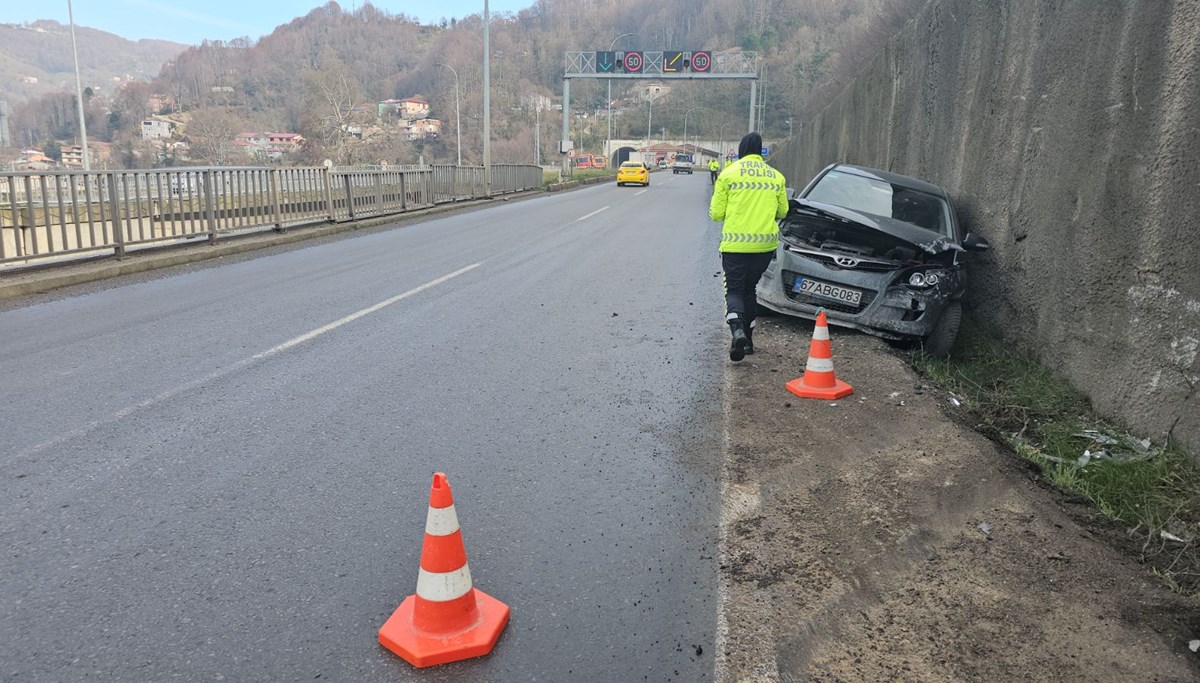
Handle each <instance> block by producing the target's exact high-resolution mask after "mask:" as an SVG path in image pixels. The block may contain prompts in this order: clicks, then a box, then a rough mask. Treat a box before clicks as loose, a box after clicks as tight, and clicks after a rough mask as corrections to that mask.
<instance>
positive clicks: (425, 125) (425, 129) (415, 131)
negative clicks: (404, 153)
mask: <svg viewBox="0 0 1200 683" xmlns="http://www.w3.org/2000/svg"><path fill="white" fill-rule="evenodd" d="M441 134H442V122H441V121H439V120H438V119H417V120H416V121H413V122H412V123H410V124H409V125H408V127H407V130H406V135H405V137H407V138H408V139H409V140H426V139H432V138H436V137H438V136H440V135H441Z"/></svg>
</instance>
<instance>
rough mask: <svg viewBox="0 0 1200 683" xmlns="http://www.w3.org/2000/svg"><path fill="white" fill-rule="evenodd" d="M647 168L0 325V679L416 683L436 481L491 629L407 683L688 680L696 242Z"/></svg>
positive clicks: (704, 669)
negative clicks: (413, 636)
mask: <svg viewBox="0 0 1200 683" xmlns="http://www.w3.org/2000/svg"><path fill="white" fill-rule="evenodd" d="M652 183H653V184H652V186H651V187H649V188H647V189H646V190H645V191H643V190H642V188H633V187H628V188H617V187H615V186H614V185H612V184H606V185H602V186H596V187H590V188H586V189H583V190H579V191H576V192H570V193H565V194H558V195H550V196H543V197H537V198H533V199H530V200H525V201H511V202H505V203H500V204H498V205H495V206H492V207H489V208H486V209H483V210H478V211H473V212H464V213H459V214H452V215H447V216H444V217H440V218H437V219H435V220H430V221H427V222H424V223H419V224H414V225H409V226H406V227H403V228H399V229H393V230H385V231H376V232H373V233H369V234H365V235H360V236H357V237H353V238H347V239H341V240H337V241H332V242H328V243H324V244H320V245H315V246H309V247H303V248H297V249H292V250H288V251H282V252H280V253H274V254H270V255H260V256H258V257H254V258H248V259H240V260H235V261H233V262H228V263H221V264H215V265H210V266H205V267H195V268H190V269H183V270H180V271H177V272H174V273H170V274H167V275H165V276H162V277H156V278H153V279H148V280H145V281H133V280H131V281H129V282H128V283H124V284H121V285H120V286H117V287H115V288H108V289H98V288H97V289H96V290H93V291H88V292H84V293H78V294H72V295H71V296H68V297H64V298H59V299H56V300H51V301H43V302H40V303H33V304H31V305H29V306H26V307H19V308H14V309H10V310H7V311H5V312H0V368H2V370H0V372H2V376H3V379H4V381H3V383H2V384H0V405H3V408H0V415H2V416H3V419H2V422H0V430H2V432H0V433H3V435H4V438H3V439H2V440H0V512H2V514H0V542H2V544H3V548H4V550H5V553H4V556H3V559H2V560H0V595H2V596H3V598H2V599H3V601H4V607H3V610H0V662H3V664H2V665H0V666H2V667H3V668H2V669H0V674H2V675H3V677H4V679H6V680H20V681H37V680H54V681H61V680H79V679H85V678H105V679H111V680H166V679H168V678H172V677H179V678H184V679H198V680H221V679H226V680H294V679H306V680H313V679H317V678H320V679H334V680H345V679H351V680H416V679H417V673H416V671H415V670H414V669H412V668H411V667H409V665H408V664H406V663H404V662H403V661H402V660H400V659H398V658H397V657H395V656H393V655H392V654H390V653H388V652H387V651H385V650H384V649H383V648H381V647H380V646H379V645H378V643H377V642H376V632H377V630H378V628H379V626H380V625H381V624H382V623H383V621H384V620H385V619H386V618H387V616H388V615H389V614H390V613H391V611H392V610H393V609H395V607H396V605H397V604H398V603H399V602H400V600H401V599H403V598H404V596H405V595H407V594H409V593H411V592H412V591H413V590H414V588H415V584H416V575H417V567H418V560H419V554H420V543H421V537H422V531H423V528H424V517H425V510H426V505H427V502H428V490H429V482H430V478H431V475H432V473H433V472H434V471H437V470H442V471H445V472H446V473H447V474H448V475H449V478H450V483H451V485H452V487H453V490H454V493H455V497H456V503H457V508H458V511H459V518H460V521H461V523H462V525H463V533H464V538H465V540H466V546H467V554H468V558H469V560H470V566H471V571H472V575H473V577H474V580H475V585H476V586H477V587H479V588H481V589H483V590H485V591H487V592H489V593H490V594H492V595H494V596H496V597H498V598H500V599H502V600H504V601H506V602H508V603H509V604H510V605H511V607H512V621H511V623H510V625H509V627H508V628H507V630H506V631H505V633H504V635H503V636H502V638H501V640H500V643H499V645H498V646H497V648H496V650H495V652H493V654H492V655H490V656H488V657H486V658H483V659H478V660H474V661H471V662H464V663H458V664H452V665H447V666H445V667H441V668H439V669H437V670H433V671H430V672H422V674H421V676H420V678H421V680H480V681H483V680H525V681H534V680H542V681H550V680H564V679H568V678H575V679H580V680H583V679H587V678H602V679H605V680H625V681H632V680H643V679H647V680H654V681H661V680H671V679H673V680H680V681H696V680H707V679H709V678H710V677H711V675H712V667H713V664H712V653H713V647H712V644H713V641H714V631H715V628H716V602H717V596H716V590H717V589H716V585H717V581H716V575H717V568H716V559H715V555H716V554H717V547H716V544H717V536H718V530H717V525H718V512H719V508H720V502H719V495H720V494H719V491H720V484H719V479H720V472H721V436H722V435H721V417H720V416H721V401H722V396H721V386H722V372H723V367H724V362H722V360H721V358H722V353H723V351H722V350H723V346H724V337H723V335H722V329H721V325H720V324H719V321H720V319H721V312H722V311H721V302H720V280H719V279H718V278H715V277H714V275H715V274H716V273H717V272H718V270H719V261H718V259H717V255H716V242H717V239H718V234H717V232H718V228H717V227H716V226H715V225H713V224H710V223H708V222H707V219H706V211H707V201H708V189H709V185H708V183H707V179H706V178H704V177H703V176H700V175H694V176H670V175H664V174H661V173H659V174H654V175H653V176H652Z"/></svg>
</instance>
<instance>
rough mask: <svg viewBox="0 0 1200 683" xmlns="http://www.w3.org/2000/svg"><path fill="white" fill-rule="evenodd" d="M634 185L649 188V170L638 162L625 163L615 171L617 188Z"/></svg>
mask: <svg viewBox="0 0 1200 683" xmlns="http://www.w3.org/2000/svg"><path fill="white" fill-rule="evenodd" d="M626 183H636V184H638V185H644V186H646V187H650V169H649V168H648V167H647V166H646V164H643V163H642V162H640V161H626V162H623V163H622V164H621V167H620V168H618V169H617V186H618V187H619V186H621V185H625V184H626Z"/></svg>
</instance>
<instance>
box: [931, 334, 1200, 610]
mask: <svg viewBox="0 0 1200 683" xmlns="http://www.w3.org/2000/svg"><path fill="white" fill-rule="evenodd" d="M913 365H914V366H915V368H916V369H917V371H918V372H920V373H921V374H922V375H923V376H925V377H926V378H928V379H929V380H931V381H933V382H935V383H937V384H939V385H941V386H942V387H945V388H946V389H948V390H949V391H950V392H951V393H952V394H953V395H954V396H955V397H956V398H957V399H958V400H959V401H961V402H962V404H963V406H964V407H966V408H967V409H968V410H970V411H971V412H972V414H973V415H974V416H975V418H976V419H977V420H979V421H980V422H982V423H983V424H984V425H987V426H988V427H990V429H988V431H991V432H993V433H994V434H996V435H997V436H998V437H999V438H1001V439H1002V440H1003V441H1005V442H1006V443H1008V445H1009V446H1011V447H1012V448H1013V449H1014V450H1015V451H1016V452H1017V453H1018V454H1020V455H1021V456H1022V457H1023V458H1026V459H1028V460H1030V461H1032V462H1034V463H1036V464H1037V465H1038V466H1039V467H1040V468H1041V470H1042V471H1043V472H1044V473H1045V474H1046V476H1047V477H1048V478H1049V479H1050V480H1051V481H1053V482H1054V483H1055V484H1056V485H1057V486H1059V487H1061V488H1063V489H1066V490H1068V491H1073V492H1076V493H1078V494H1080V495H1083V496H1085V497H1086V498H1088V499H1089V500H1091V501H1092V502H1093V503H1095V505H1096V507H1097V509H1099V511H1100V512H1101V513H1102V514H1103V515H1105V516H1106V517H1109V518H1111V519H1114V520H1117V521H1119V522H1121V523H1122V524H1124V525H1125V526H1127V527H1128V528H1129V529H1130V532H1131V533H1133V534H1135V535H1137V536H1138V537H1139V538H1140V539H1142V541H1143V546H1142V553H1143V558H1144V559H1145V560H1146V561H1148V562H1150V563H1151V564H1153V565H1154V567H1155V570H1156V571H1157V572H1158V573H1159V574H1160V575H1161V576H1162V577H1163V578H1164V579H1165V580H1166V581H1167V582H1168V583H1169V584H1170V585H1171V586H1172V587H1174V588H1175V589H1176V590H1179V591H1181V592H1183V593H1185V594H1188V595H1191V596H1198V595H1200V468H1198V467H1197V466H1196V463H1195V461H1193V460H1192V459H1191V458H1190V457H1189V456H1188V455H1187V454H1186V453H1184V452H1182V451H1180V450H1179V449H1177V448H1175V447H1174V446H1172V445H1170V444H1168V445H1167V446H1165V447H1163V446H1156V445H1154V444H1148V442H1144V441H1138V440H1137V439H1135V438H1133V437H1131V436H1129V434H1128V430H1126V429H1125V428H1124V427H1122V426H1121V425H1119V424H1116V423H1114V422H1111V421H1106V420H1102V419H1100V418H1099V417H1098V416H1097V415H1096V414H1095V413H1094V412H1093V411H1092V409H1091V405H1090V404H1089V402H1088V400H1087V398H1086V397H1084V396H1083V395H1082V394H1081V393H1079V392H1078V391H1077V390H1076V389H1075V388H1074V387H1072V386H1071V385H1070V383H1068V382H1067V381H1066V380H1065V379H1063V378H1062V377H1060V376H1058V375H1056V374H1055V373H1053V372H1052V371H1051V370H1049V369H1048V368H1046V367H1045V366H1043V365H1040V364H1039V363H1037V362H1036V361H1035V360H1033V359H1032V358H1030V357H1028V356H1026V355H1023V354H1022V353H1020V352H1019V351H1016V350H1014V349H1012V348H1011V347H1009V346H1007V345H1005V344H1004V343H1003V342H1001V341H1000V340H998V339H996V338H994V337H993V336H991V335H989V334H988V333H987V332H986V331H985V330H983V329H982V328H981V327H980V326H978V325H977V324H974V323H971V322H970V321H966V320H964V323H963V328H962V331H961V333H960V335H959V338H958V342H957V343H956V344H955V349H954V354H953V356H952V357H951V358H950V359H948V360H939V359H935V358H931V357H929V356H926V355H924V354H921V353H919V352H918V353H916V354H914V356H913ZM1085 432H1086V435H1085V436H1080V435H1081V434H1084V433H1085ZM1085 452H1087V453H1088V454H1090V455H1097V456H1098V457H1094V458H1093V457H1090V456H1085V455H1084V454H1085Z"/></svg>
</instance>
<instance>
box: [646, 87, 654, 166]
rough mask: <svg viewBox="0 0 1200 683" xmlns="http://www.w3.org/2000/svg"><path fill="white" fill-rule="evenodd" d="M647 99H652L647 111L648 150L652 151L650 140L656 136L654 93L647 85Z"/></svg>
mask: <svg viewBox="0 0 1200 683" xmlns="http://www.w3.org/2000/svg"><path fill="white" fill-rule="evenodd" d="M646 99H647V100H649V101H650V110H649V112H647V113H646V152H647V153H649V152H650V140H651V138H653V137H654V128H653V127H652V126H653V124H654V93H653V92H652V88H650V86H646Z"/></svg>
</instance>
